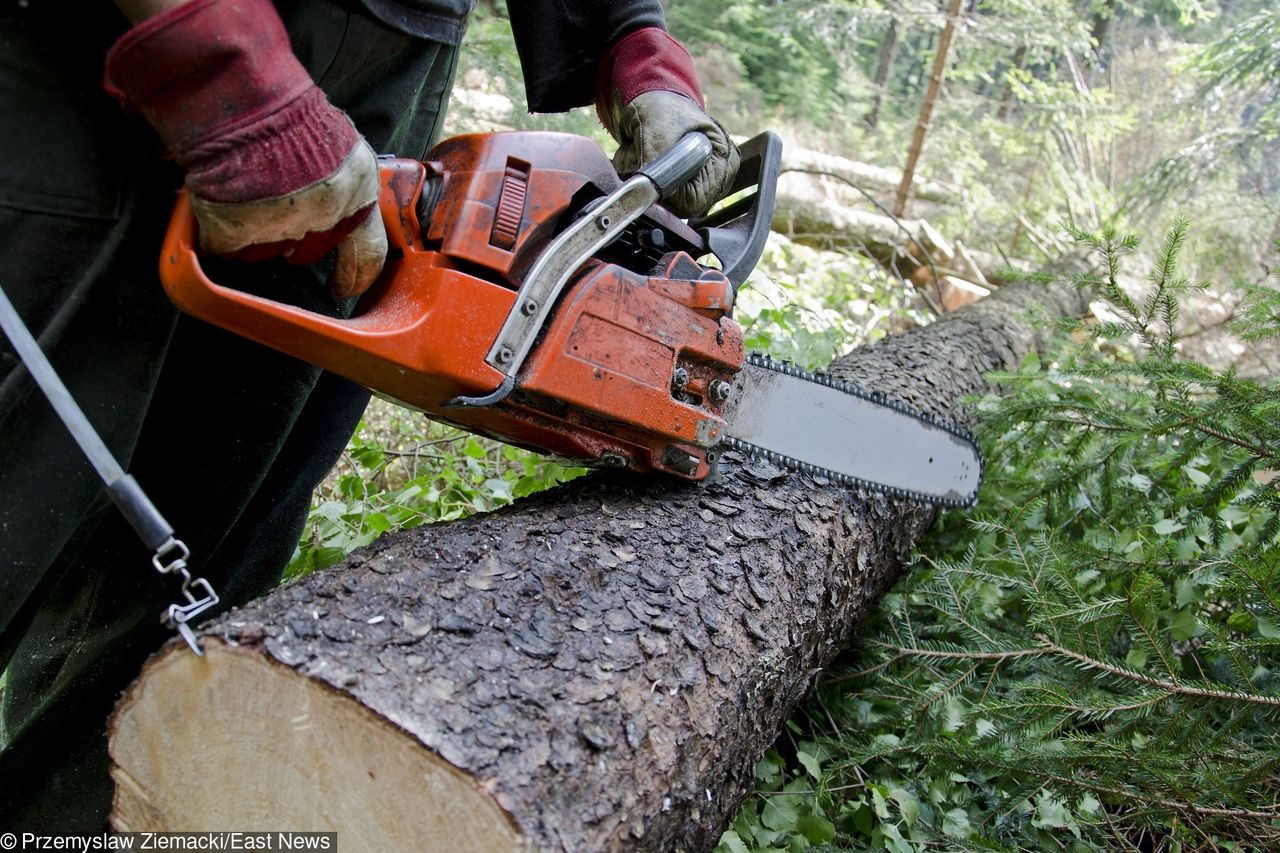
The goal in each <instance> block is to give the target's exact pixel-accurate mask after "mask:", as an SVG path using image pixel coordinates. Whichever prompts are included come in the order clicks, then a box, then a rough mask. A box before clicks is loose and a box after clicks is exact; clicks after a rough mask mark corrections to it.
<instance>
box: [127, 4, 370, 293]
mask: <svg viewBox="0 0 1280 853" xmlns="http://www.w3.org/2000/svg"><path fill="white" fill-rule="evenodd" d="M104 83H105V86H106V89H107V91H108V92H110V93H111V94H114V95H116V96H117V97H118V98H120V99H121V100H122V101H123V102H124V103H125V104H126V105H129V106H132V107H135V108H136V109H138V110H139V111H140V112H141V113H142V114H143V116H145V117H146V119H147V121H149V122H150V123H151V125H152V126H153V127H154V128H155V129H156V131H157V132H158V133H159V134H160V138H161V140H162V141H163V142H164V144H165V147H166V148H167V149H168V150H169V153H170V154H171V155H172V156H173V158H174V159H175V160H176V161H177V162H178V164H179V165H181V166H182V167H183V168H184V169H186V188H187V190H188V192H189V194H190V197H191V206H192V209H193V211H194V212H195V216H196V219H197V221H198V222H199V225H200V245H201V248H202V249H204V250H205V251H208V252H213V253H215V254H220V255H228V256H232V257H238V258H242V259H246V260H259V259H263V258H267V257H271V256H273V255H284V256H286V257H287V258H288V259H289V260H290V261H293V262H295V263H302V264H307V263H314V262H315V261H317V260H319V259H320V258H321V257H323V256H324V255H325V254H326V253H327V252H329V251H330V250H331V249H333V248H335V247H336V248H337V250H338V252H337V265H336V267H335V269H334V273H333V280H332V281H331V287H332V289H333V291H334V293H335V295H337V296H339V297H348V296H354V295H357V294H359V293H363V292H364V291H365V290H366V289H367V288H368V287H369V285H370V284H372V283H373V280H374V278H376V277H377V275H378V273H379V272H380V271H381V270H382V264H383V262H384V261H385V259H386V254H387V236H386V231H385V229H384V227H383V224H382V217H381V216H380V215H379V214H378V210H377V206H376V205H377V201H378V191H379V187H378V165H377V158H376V156H375V155H374V153H373V149H371V148H370V147H369V145H368V143H366V142H365V141H364V139H363V138H362V137H361V136H360V134H359V133H358V132H357V131H356V129H355V126H354V125H353V124H352V123H351V120H350V119H349V118H347V116H346V114H345V113H343V112H342V111H341V110H339V109H337V108H336V107H334V106H333V105H332V104H330V103H329V101H328V99H327V98H326V97H325V95H324V93H323V92H322V91H320V88H319V87H318V86H316V84H315V83H314V82H313V81H312V79H311V77H310V76H309V75H308V74H307V72H306V70H305V69H304V68H303V67H302V64H301V63H300V62H298V60H297V58H296V57H295V56H294V55H293V51H292V50H291V49H290V47H289V37H288V34H287V33H286V32H285V29H284V25H283V24H282V23H281V22H280V18H279V16H278V15H277V14H276V10H275V7H274V6H273V5H272V4H271V2H270V0H189V2H185V3H182V4H181V5H179V6H176V7H174V8H171V9H169V10H167V11H165V12H162V13H160V14H158V15H156V16H154V17H151V18H147V19H146V20H144V21H143V22H142V23H140V24H138V25H137V26H135V27H134V28H133V29H131V30H129V31H128V32H127V33H125V34H124V35H123V36H121V38H120V40H119V41H117V42H116V43H115V45H113V46H112V48H111V50H110V52H109V53H108V54H107V65H106V76H105V80H104Z"/></svg>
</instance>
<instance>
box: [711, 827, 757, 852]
mask: <svg viewBox="0 0 1280 853" xmlns="http://www.w3.org/2000/svg"><path fill="white" fill-rule="evenodd" d="M721 851H724V852H725V853H751V850H750V848H748V847H747V845H746V844H744V843H743V842H742V837H741V836H740V835H738V833H736V832H734V831H733V830H732V829H726V830H725V831H724V832H723V833H722V834H721V835H720V843H719V844H718V845H717V846H716V853H721Z"/></svg>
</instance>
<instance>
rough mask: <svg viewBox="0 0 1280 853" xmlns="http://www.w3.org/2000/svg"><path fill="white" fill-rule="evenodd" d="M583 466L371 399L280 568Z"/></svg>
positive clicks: (503, 500) (307, 568) (320, 559)
mask: <svg viewBox="0 0 1280 853" xmlns="http://www.w3.org/2000/svg"><path fill="white" fill-rule="evenodd" d="M582 473H583V469H582V468H571V467H566V466H565V465H562V464H560V463H559V462H556V461H554V460H551V459H549V458H547V457H542V456H538V455H536V454H533V453H529V452H528V451H524V450H519V449H517V448H514V447H510V446H508V445H504V444H499V443H498V442H496V441H491V440H489V439H484V438H480V437H478V436H474V435H469V434H467V433H464V432H460V431H458V430H456V429H453V428H451V427H447V426H443V425H441V424H436V423H433V422H431V421H428V420H427V419H426V418H424V417H423V416H422V415H419V414H416V413H412V412H407V411H404V410H400V409H396V408H394V407H391V406H390V405H389V404H385V403H382V402H381V401H374V403H373V404H372V405H371V407H370V410H369V412H368V413H367V414H366V417H365V420H363V421H362V422H361V423H360V427H359V429H358V430H357V432H356V435H355V436H354V437H353V438H352V439H351V441H350V443H349V444H348V445H347V450H346V453H345V455H344V461H343V464H341V465H340V466H339V468H338V470H337V471H335V473H334V474H332V475H330V477H329V479H328V480H326V482H325V483H324V484H323V485H322V486H321V488H320V490H319V491H318V492H317V494H316V497H315V499H314V501H313V504H312V508H311V513H310V517H309V518H308V521H307V527H306V530H305V532H304V534H303V538H302V541H301V542H300V543H299V544H298V548H297V550H296V551H295V552H294V556H293V560H292V561H291V562H290V564H289V567H288V569H287V570H286V571H285V576H286V577H295V576H297V575H301V574H307V573H309V572H312V571H315V570H317V569H322V568H325V567H327V566H330V565H333V564H334V563H336V562H337V561H339V560H341V559H342V558H343V557H345V556H346V555H347V554H349V553H351V552H352V551H353V550H355V549H356V548H359V547H361V546H364V545H368V544H369V543H370V542H372V541H373V540H374V539H376V538H377V537H379V536H381V535H382V534H384V533H388V532H391V531H395V530H408V529H409V528H413V527H417V526H419V525H421V524H428V523H431V522H436V521H452V520H455V519H458V518H462V517H464V516H467V515H471V514H472V513H476V512H487V511H488V510H491V509H496V508H497V507H500V506H504V505H506V504H509V503H511V501H513V500H515V499H517V498H521V497H525V496H526V495H529V494H532V493H534V492H538V491H541V490H543V489H546V488H549V487H551V486H554V485H557V484H559V483H562V482H565V481H566V480H570V479H573V478H574V477H577V476H579V475H580V474H582Z"/></svg>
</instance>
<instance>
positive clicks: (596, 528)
mask: <svg viewBox="0 0 1280 853" xmlns="http://www.w3.org/2000/svg"><path fill="white" fill-rule="evenodd" d="M1032 302H1038V303H1040V304H1041V305H1042V306H1044V309H1045V310H1046V311H1047V312H1048V313H1050V314H1055V315H1062V314H1079V313H1081V312H1082V311H1083V310H1084V307H1085V304H1084V300H1083V299H1082V298H1081V297H1080V296H1079V295H1078V294H1076V293H1075V292H1074V291H1073V290H1070V289H1065V288H1064V289H1053V288H1042V287H1037V288H1028V287H1024V286H1010V287H1006V288H1002V289H1001V290H1000V291H998V292H997V294H996V295H994V296H992V297H991V298H990V299H986V300H983V301H981V302H979V303H977V304H975V305H973V306H971V307H969V308H967V309H965V310H962V311H959V312H957V313H955V314H951V315H948V316H947V317H944V318H943V319H941V320H939V321H937V322H935V323H934V324H933V325H931V326H929V327H927V328H924V329H920V330H916V331H913V332H908V333H904V334H901V335H897V336H894V337H891V338H889V339H887V340H885V341H883V342H882V343H880V344H879V345H877V346H875V347H871V348H867V349H864V350H859V351H856V352H854V353H853V354H851V355H850V356H848V357H846V358H843V359H841V360H839V361H838V362H837V363H836V364H835V365H834V367H833V372H834V373H836V374H837V375H838V376H840V377H843V378H846V379H849V380H853V381H857V382H860V383H862V384H863V385H866V386H871V387H875V388H878V389H881V390H884V391H886V392H889V393H892V394H895V395H896V396H898V397H900V398H902V399H904V400H906V401H907V402H909V403H911V404H912V405H914V406H916V407H918V408H920V409H922V410H924V411H927V412H930V413H932V414H935V415H939V416H943V417H954V418H961V417H963V416H962V413H961V409H960V406H959V403H958V401H959V399H960V398H961V397H963V396H965V395H968V394H972V393H974V392H978V391H980V390H982V389H983V388H984V379H983V375H984V373H986V372H987V371H989V370H992V369H997V368H1008V367H1011V366H1013V365H1015V364H1016V363H1017V362H1018V361H1019V359H1020V358H1021V357H1022V355H1023V354H1025V353H1026V352H1027V351H1029V350H1031V349H1032V348H1034V347H1035V346H1036V345H1037V334H1038V331H1037V327H1035V326H1033V325H1032V324H1031V323H1030V322H1029V321H1028V320H1027V319H1026V317H1025V312H1024V311H1023V309H1024V308H1026V307H1027V306H1028V305H1029V304H1030V303H1032ZM850 440H851V441H856V440H857V437H856V436H850ZM932 519H933V513H932V512H931V511H930V510H928V509H927V508H924V507H921V506H918V505H914V504H910V503H899V502H894V501H890V500H887V499H885V498H883V497H880V496H877V495H874V494H868V493H863V492H858V491H850V490H845V489H841V488H837V487H835V486H834V485H832V484H830V483H828V482H826V481H824V480H822V479H813V478H810V477H806V476H801V475H797V474H790V473H786V472H783V471H781V470H779V469H777V468H774V467H773V466H771V465H768V464H765V463H761V462H753V461H750V460H745V459H740V458H734V457H730V458H728V459H726V461H725V463H724V472H723V476H722V477H721V479H720V480H719V481H718V482H716V483H714V484H712V485H702V486H698V485H690V484H684V483H678V482H673V481H670V480H659V479H649V480H640V479H635V478H628V477H623V476H618V475H596V476H591V477H587V478H584V479H583V480H579V481H576V482H574V483H571V484H568V485H566V486H564V487H561V488H559V489H556V490H554V491H551V492H548V493H543V494H541V495H538V496H535V497H534V498H532V499H529V500H525V501H522V502H520V503H518V504H516V505H514V506H511V507H508V508H506V509H504V510H501V511H498V512H494V513H490V514H487V515H482V516H476V517H472V518H469V519H466V520H464V521H461V522H457V523H453V524H448V525H439V526H434V527H429V528H419V529H417V530H413V531H408V532H405V533H401V534H397V535H391V536H387V537H385V538H383V539H382V540H380V541H378V542H377V543H375V544H374V545H373V546H371V547H369V548H367V549H364V550H363V551H361V552H358V553H356V554H354V555H353V556H352V557H351V558H350V560H349V561H348V562H347V563H346V564H345V565H343V566H341V567H338V568H335V569H332V570H329V571H325V572H322V573H319V574H317V575H314V576H311V577H308V578H305V579H302V580H300V581H299V582H296V583H292V584H289V585H286V586H284V587H282V588H280V589H278V590H276V591H274V592H272V593H271V594H269V595H267V596H266V597H264V598H262V599H260V600H258V601H256V602H253V603H251V604H250V605H248V606H246V607H243V608H241V609H239V610H236V611H233V612H232V613H230V614H228V615H226V616H225V617H223V618H221V619H219V620H217V621H216V622H214V623H212V624H209V625H207V626H205V627H204V628H203V629H202V630H201V632H200V633H201V636H202V637H203V643H204V646H205V650H206V656H205V657H203V658H197V657H195V656H194V655H192V654H191V653H190V652H189V651H188V650H186V648H185V647H183V646H181V645H179V644H176V643H173V644H170V645H169V646H167V647H166V648H164V649H163V650H162V651H161V652H160V653H158V654H157V655H156V656H155V657H154V658H153V659H152V660H151V661H150V662H149V664H148V665H147V667H146V669H145V670H144V672H143V674H142V675H141V676H140V678H139V679H138V680H137V681H136V682H135V683H134V684H133V686H132V687H131V688H130V689H129V691H128V692H127V694H126V695H125V697H124V698H123V699H122V701H121V704H120V706H119V708H118V709H117V712H116V715H115V717H114V718H113V721H112V725H111V754H112V756H113V759H114V762H115V767H114V769H113V776H114V778H115V780H116V783H117V793H116V803H115V810H114V812H113V818H112V820H113V825H114V826H115V827H116V828H117V829H120V830H125V829H128V830H147V829H178V828H180V829H184V830H188V829H202V828H209V829H227V828H235V829H243V830H249V829H281V828H288V829H336V830H337V831H338V832H339V833H340V836H339V843H340V844H341V845H343V846H344V847H345V848H346V849H352V847H354V848H355V849H370V850H408V849H416V850H428V849H441V850H470V849H476V850H502V849H527V848H532V849H550V850H619V849H628V850H629V849H644V850H664V851H665V850H677V849H690V850H706V849H709V848H711V847H712V846H713V845H714V844H715V843H716V841H717V839H718V838H719V835H720V833H721V831H722V830H723V828H724V827H725V826H726V824H727V822H728V821H729V820H730V819H731V818H732V816H733V814H734V812H735V810H736V809H737V807H738V805H739V803H740V802H741V799H742V797H743V796H744V795H745V794H746V793H747V792H748V791H749V789H750V787H751V785H752V779H753V773H752V771H753V768H754V766H755V764H756V762H757V760H758V759H759V758H760V756H761V754H762V753H763V752H764V750H765V749H766V748H768V747H769V745H770V744H771V743H772V742H773V741H774V739H775V738H776V737H777V735H778V732H779V730H780V727H781V725H782V723H783V721H784V720H785V719H786V718H787V716H788V715H789V714H790V713H791V712H792V711H793V709H794V708H795V707H796V704H797V703H798V702H799V701H800V699H801V698H802V697H803V696H804V694H805V692H806V691H807V690H808V689H809V686H810V685H811V683H812V681H813V678H814V676H815V674H816V673H818V672H819V671H820V670H821V669H822V667H823V666H824V665H825V664H826V663H827V662H828V661H829V660H830V659H831V658H832V657H833V656H834V655H835V654H836V652H837V650H838V649H839V648H840V647H841V644H842V642H843V641H844V640H845V638H846V637H847V635H848V633H849V631H850V630H851V629H852V628H853V627H854V625H856V624H857V623H858V622H859V620H861V619H862V618H863V617H864V616H865V615H866V614H867V612H868V610H869V609H870V608H871V607H872V606H873V604H874V602H875V601H876V600H877V599H878V598H879V597H880V596H881V595H883V593H884V592H885V591H886V590H887V589H888V588H889V587H890V586H891V585H892V584H893V583H894V582H895V581H896V580H897V579H898V578H899V576H900V575H901V574H902V573H903V571H904V565H905V561H906V559H907V557H908V553H909V552H910V550H911V548H912V546H913V544H914V543H915V542H916V541H917V539H918V537H919V536H920V535H921V534H922V533H923V532H924V530H925V529H926V528H927V527H928V526H929V524H930V523H931V521H932ZM347 845H351V846H347Z"/></svg>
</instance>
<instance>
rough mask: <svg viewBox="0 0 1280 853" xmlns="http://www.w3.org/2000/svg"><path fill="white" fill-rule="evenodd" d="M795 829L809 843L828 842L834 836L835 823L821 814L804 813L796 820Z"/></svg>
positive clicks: (833, 838) (832, 839)
mask: <svg viewBox="0 0 1280 853" xmlns="http://www.w3.org/2000/svg"><path fill="white" fill-rule="evenodd" d="M796 829H797V830H799V831H800V834H801V835H803V836H804V837H805V838H807V839H808V840H809V842H810V843H811V844H828V843H830V842H832V841H834V840H835V837H836V825H835V824H834V823H832V822H831V821H829V820H827V819H826V818H825V817H823V816H822V815H816V814H811V815H805V816H804V817H802V818H800V819H799V820H797V821H796Z"/></svg>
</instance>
